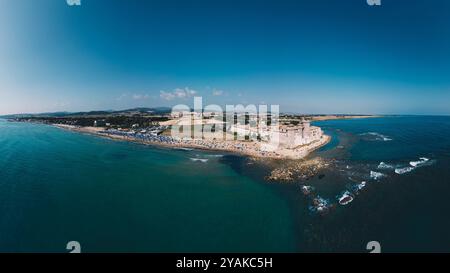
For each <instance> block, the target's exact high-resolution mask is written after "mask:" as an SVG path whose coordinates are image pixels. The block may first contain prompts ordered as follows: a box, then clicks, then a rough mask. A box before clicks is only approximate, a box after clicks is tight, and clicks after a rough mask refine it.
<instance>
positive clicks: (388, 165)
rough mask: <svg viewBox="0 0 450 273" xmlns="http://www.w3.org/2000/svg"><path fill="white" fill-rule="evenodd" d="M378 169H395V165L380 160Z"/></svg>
mask: <svg viewBox="0 0 450 273" xmlns="http://www.w3.org/2000/svg"><path fill="white" fill-rule="evenodd" d="M378 169H394V166H392V165H390V164H387V163H384V162H380V164H379V165H378Z"/></svg>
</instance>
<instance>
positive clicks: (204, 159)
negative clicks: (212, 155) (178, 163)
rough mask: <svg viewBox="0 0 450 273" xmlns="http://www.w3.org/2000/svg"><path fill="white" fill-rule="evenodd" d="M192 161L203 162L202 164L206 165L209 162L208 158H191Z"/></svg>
mask: <svg viewBox="0 0 450 273" xmlns="http://www.w3.org/2000/svg"><path fill="white" fill-rule="evenodd" d="M190 159H191V160H192V161H194V162H202V163H206V162H208V160H209V159H207V158H190Z"/></svg>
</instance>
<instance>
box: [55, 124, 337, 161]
mask: <svg viewBox="0 0 450 273" xmlns="http://www.w3.org/2000/svg"><path fill="white" fill-rule="evenodd" d="M53 126H56V127H58V128H62V129H66V130H71V131H75V132H80V133H87V134H91V135H95V136H100V137H106V138H109V139H113V140H121V141H130V142H135V143H141V144H146V145H156V146H161V147H166V148H175V149H180V148H189V149H200V150H210V151H225V152H231V153H236V154H240V155H246V156H251V157H257V158H273V159H301V158H304V157H306V156H308V155H309V154H310V153H311V152H313V151H314V150H316V149H318V148H320V147H322V146H324V145H326V144H327V143H328V142H329V141H330V139H331V137H330V136H327V135H323V136H322V138H320V139H319V140H317V141H314V142H312V143H310V144H308V145H303V146H299V147H298V148H295V149H285V148H277V149H275V150H273V151H267V150H266V149H264V148H263V147H262V145H261V143H260V142H256V141H236V140H216V139H175V138H171V137H164V141H160V140H157V139H156V138H155V139H153V140H143V139H139V138H136V137H133V136H129V135H117V134H110V133H108V132H107V131H105V128H102V127H78V126H72V125H62V124H53Z"/></svg>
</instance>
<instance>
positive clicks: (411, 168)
mask: <svg viewBox="0 0 450 273" xmlns="http://www.w3.org/2000/svg"><path fill="white" fill-rule="evenodd" d="M414 169H415V168H414V167H404V168H397V169H395V173H396V174H404V173H409V172H411V171H412V170H414Z"/></svg>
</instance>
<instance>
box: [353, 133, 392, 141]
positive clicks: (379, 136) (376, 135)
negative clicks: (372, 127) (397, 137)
mask: <svg viewBox="0 0 450 273" xmlns="http://www.w3.org/2000/svg"><path fill="white" fill-rule="evenodd" d="M360 135H361V136H373V137H374V139H373V140H377V141H391V140H392V138H390V137H388V136H385V135H383V134H380V133H377V132H368V133H363V134H360Z"/></svg>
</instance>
